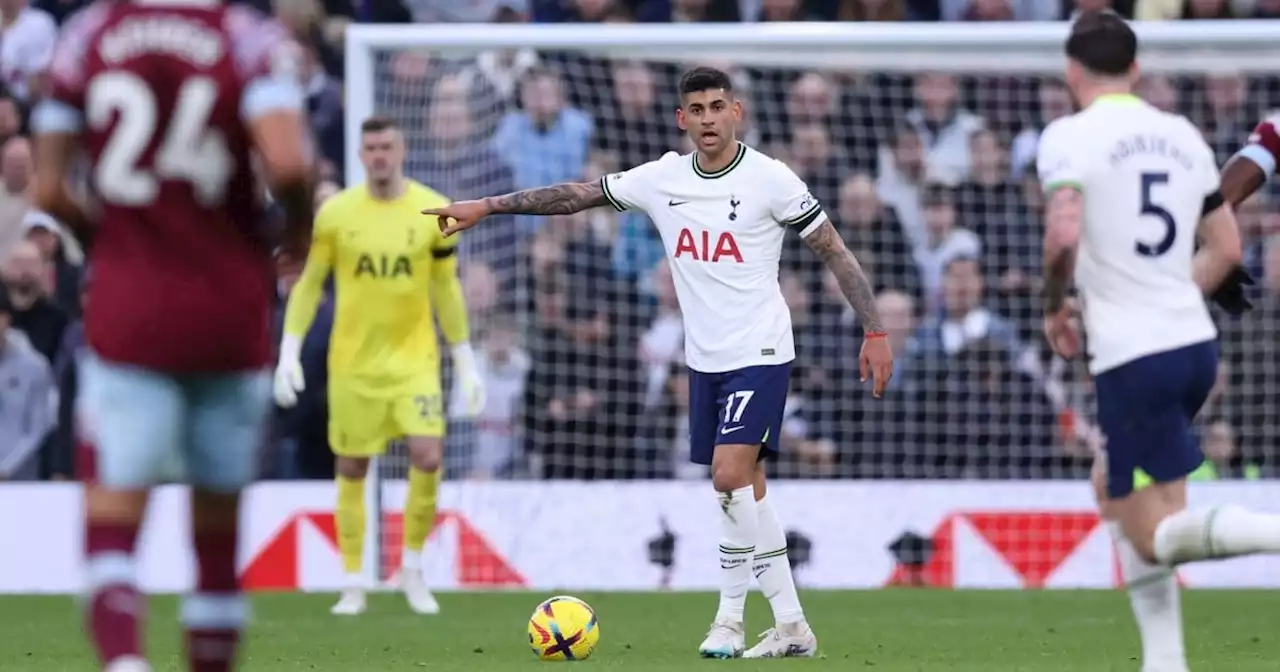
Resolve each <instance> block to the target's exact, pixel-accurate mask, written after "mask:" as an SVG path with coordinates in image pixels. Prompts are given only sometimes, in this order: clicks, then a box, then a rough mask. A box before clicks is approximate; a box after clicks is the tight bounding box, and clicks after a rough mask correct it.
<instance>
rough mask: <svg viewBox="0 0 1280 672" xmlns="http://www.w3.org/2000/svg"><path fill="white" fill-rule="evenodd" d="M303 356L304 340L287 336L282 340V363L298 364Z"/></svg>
mask: <svg viewBox="0 0 1280 672" xmlns="http://www.w3.org/2000/svg"><path fill="white" fill-rule="evenodd" d="M301 356H302V339H301V338H298V337H297V336H290V335H289V334H285V336H284V338H282V339H280V361H281V362H296V361H298V360H299V359H300V358H301Z"/></svg>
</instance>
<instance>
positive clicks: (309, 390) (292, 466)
mask: <svg viewBox="0 0 1280 672" xmlns="http://www.w3.org/2000/svg"><path fill="white" fill-rule="evenodd" d="M302 266H303V260H300V259H294V258H292V257H290V256H289V255H287V254H278V255H277V256H276V277H277V279H278V280H277V282H278V287H279V289H278V292H277V296H278V297H279V301H278V303H277V308H276V319H275V326H276V332H277V339H276V341H277V342H278V341H279V338H278V336H279V332H280V330H281V329H283V327H284V311H285V306H286V305H287V304H288V300H289V293H290V292H292V291H293V286H294V284H296V283H297V281H298V277H299V276H300V275H301V274H302ZM332 330H333V287H332V283H331V282H330V283H326V287H325V295H324V297H323V298H322V299H321V301H320V305H319V307H318V308H317V309H316V317H315V320H314V321H313V322H312V324H311V329H310V331H308V332H307V336H306V338H305V339H304V340H303V342H302V355H301V357H300V361H301V362H302V371H303V378H304V380H306V381H307V387H306V389H305V390H303V391H302V392H301V393H300V394H299V395H298V403H297V404H295V405H294V406H293V407H292V408H287V409H286V408H280V407H276V411H275V413H276V414H275V420H276V434H277V438H278V447H279V454H278V455H277V456H276V459H274V460H272V461H270V462H269V464H268V467H267V473H268V474H269V475H273V476H275V477H277V478H302V479H332V478H333V475H334V461H333V453H332V451H331V450H330V448H329V433H328V432H329V404H328V400H327V393H328V380H329V334H330V333H331V332H332Z"/></svg>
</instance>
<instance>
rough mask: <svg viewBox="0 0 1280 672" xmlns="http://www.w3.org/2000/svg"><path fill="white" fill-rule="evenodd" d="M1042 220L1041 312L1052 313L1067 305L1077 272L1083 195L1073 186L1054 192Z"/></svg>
mask: <svg viewBox="0 0 1280 672" xmlns="http://www.w3.org/2000/svg"><path fill="white" fill-rule="evenodd" d="M1044 219H1045V237H1044V312H1045V313H1047V314H1055V313H1057V312H1058V311H1060V310H1062V307H1063V306H1064V305H1066V301H1067V292H1068V290H1070V289H1071V278H1072V276H1073V275H1074V273H1075V269H1076V249H1077V248H1078V247H1079V245H1080V232H1081V228H1082V227H1083V220H1084V194H1082V193H1081V192H1080V190H1079V189H1078V188H1076V187H1074V186H1062V187H1059V188H1057V189H1054V190H1053V193H1051V194H1050V195H1049V203H1048V205H1047V206H1045V217H1044Z"/></svg>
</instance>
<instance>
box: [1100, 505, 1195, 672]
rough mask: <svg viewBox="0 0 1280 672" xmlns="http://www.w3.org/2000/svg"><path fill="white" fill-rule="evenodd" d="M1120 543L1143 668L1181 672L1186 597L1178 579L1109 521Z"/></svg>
mask: <svg viewBox="0 0 1280 672" xmlns="http://www.w3.org/2000/svg"><path fill="white" fill-rule="evenodd" d="M1107 529H1108V530H1109V531H1110V532H1111V538H1112V539H1113V540H1114V541H1115V544H1116V555H1117V556H1119V559H1120V575H1121V576H1122V577H1123V578H1124V583H1125V586H1126V587H1127V588H1128V589H1129V604H1130V605H1132V606H1133V617H1134V620H1136V621H1137V622H1138V636H1139V637H1140V638H1141V639H1142V669H1143V670H1150V671H1152V672H1154V671H1157V670H1158V671H1159V672H1180V671H1182V670H1186V669H1187V659H1186V651H1185V649H1184V648H1183V638H1182V600H1181V597H1180V595H1179V592H1178V578H1177V576H1176V575H1175V574H1174V572H1173V569H1172V568H1170V567H1167V566H1165V565H1149V564H1147V563H1146V562H1144V561H1143V560H1142V558H1140V557H1138V552H1137V551H1136V550H1134V548H1133V544H1132V543H1131V542H1130V541H1129V539H1128V538H1126V537H1125V536H1124V532H1123V531H1121V529H1120V523H1117V522H1108V523H1107Z"/></svg>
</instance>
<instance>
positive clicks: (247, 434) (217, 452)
mask: <svg viewBox="0 0 1280 672" xmlns="http://www.w3.org/2000/svg"><path fill="white" fill-rule="evenodd" d="M80 380H81V383H80V397H79V398H78V399H77V400H76V415H77V420H78V425H79V431H80V434H81V437H82V439H83V440H84V441H85V442H86V443H88V444H89V446H90V447H91V448H92V450H93V451H94V457H95V463H96V465H97V480H98V482H99V483H101V484H102V485H104V486H106V487H109V488H118V489H129V490H134V489H143V488H148V487H150V486H153V485H157V484H160V483H164V482H172V481H179V480H181V481H185V482H187V483H190V484H192V485H194V486H196V487H200V488H203V489H206V490H212V491H215V492H235V491H237V490H240V489H241V488H243V487H245V486H247V485H249V483H251V482H252V481H253V479H254V478H255V477H256V476H257V473H258V455H259V450H260V449H261V447H262V443H263V439H264V436H265V427H266V422H267V415H268V413H269V411H270V409H271V374H270V373H269V372H267V371H245V372H238V373H228V374H221V375H171V374H168V373H164V372H161V371H154V370H151V369H145V368H141V367H137V366H131V365H128V364H118V363H115V362H107V361H103V360H102V359H99V358H98V357H96V356H94V355H92V354H86V355H85V356H84V357H83V358H82V359H81V360H80Z"/></svg>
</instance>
